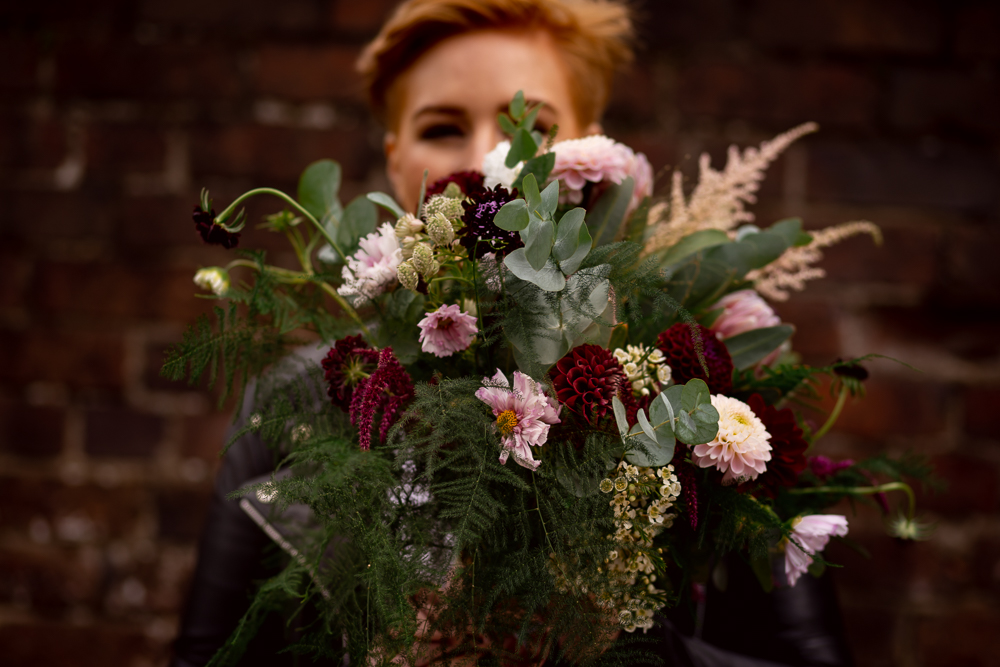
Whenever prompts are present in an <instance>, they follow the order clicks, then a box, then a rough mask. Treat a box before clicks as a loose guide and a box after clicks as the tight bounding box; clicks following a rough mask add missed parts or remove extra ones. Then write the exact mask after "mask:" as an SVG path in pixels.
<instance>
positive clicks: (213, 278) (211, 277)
mask: <svg viewBox="0 0 1000 667" xmlns="http://www.w3.org/2000/svg"><path fill="white" fill-rule="evenodd" d="M194 284H195V285H197V286H198V287H200V288H202V289H205V290H209V291H211V292H212V293H213V294H215V295H216V296H226V293H227V292H228V291H229V272H228V271H226V270H225V269H223V268H222V267H219V266H210V267H208V268H207V269H198V272H197V273H195V274H194Z"/></svg>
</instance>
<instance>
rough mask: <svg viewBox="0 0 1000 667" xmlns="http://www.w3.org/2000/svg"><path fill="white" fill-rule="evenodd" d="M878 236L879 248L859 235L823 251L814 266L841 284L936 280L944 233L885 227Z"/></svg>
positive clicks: (917, 228) (922, 228) (941, 231)
mask: <svg viewBox="0 0 1000 667" xmlns="http://www.w3.org/2000/svg"><path fill="white" fill-rule="evenodd" d="M876 224H877V222H876ZM948 233H949V234H950V233H951V230H949V232H948ZM882 235H883V237H884V238H883V243H882V245H880V246H879V245H875V242H874V240H873V239H872V237H871V236H869V235H867V234H862V235H859V236H856V237H852V238H850V239H847V240H845V241H841V242H840V243H838V244H836V245H833V246H831V247H829V248H824V249H823V259H822V260H821V261H820V262H819V263H818V264H817V266H819V267H821V268H822V269H824V270H825V271H826V279H827V280H830V281H836V282H842V283H849V282H881V283H905V284H907V285H914V286H917V285H919V286H923V287H929V286H930V285H931V284H932V283H934V282H935V281H936V280H937V279H938V276H939V273H940V271H941V269H942V266H941V264H942V261H941V260H942V257H941V253H940V249H941V246H942V244H943V243H944V242H945V241H946V236H945V232H944V230H942V229H939V228H929V227H916V228H912V227H911V228H893V227H887V228H885V229H883V230H882Z"/></svg>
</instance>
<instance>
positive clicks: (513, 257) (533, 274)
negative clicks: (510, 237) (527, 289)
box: [503, 248, 566, 292]
mask: <svg viewBox="0 0 1000 667" xmlns="http://www.w3.org/2000/svg"><path fill="white" fill-rule="evenodd" d="M503 263H504V265H505V266H506V267H507V268H508V269H510V272H511V273H513V274H514V275H515V276H517V277H518V278H520V279H521V280H526V281H528V282H529V283H533V284H535V285H537V286H538V287H539V288H541V289H543V290H545V291H546V292H558V291H560V290H562V289H563V288H564V287H566V277H565V276H564V275H563V274H562V271H560V270H559V268H558V267H557V266H556V264H555V262H553V261H552V260H551V259H549V260H548V261H547V262H546V263H545V266H543V267H542V268H541V269H540V270H536V269H535V268H534V267H533V266H531V263H530V262H528V258H527V257H525V256H524V248H518V249H517V250H515V251H514V252H512V253H510V254H509V255H507V256H506V257H504V260H503Z"/></svg>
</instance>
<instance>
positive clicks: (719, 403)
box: [691, 394, 771, 484]
mask: <svg viewBox="0 0 1000 667" xmlns="http://www.w3.org/2000/svg"><path fill="white" fill-rule="evenodd" d="M712 406H713V407H714V408H715V409H716V410H718V411H719V432H718V434H717V435H716V436H715V439H714V440H712V442H709V443H706V444H703V445H695V446H694V448H693V449H692V450H691V462H692V463H694V464H695V465H698V466H700V467H702V468H711V467H715V468H717V469H718V470H719V472H722V473H725V474H724V475H723V476H722V483H723V484H734V483H736V482H743V481H745V480H748V479H756V478H757V475H759V474H760V473H762V472H764V470H765V465H764V462H765V461H770V460H771V444H770V443H769V442H768V441H769V440H770V439H771V434H770V433H768V432H767V429H766V428H765V427H764V423H763V422H762V421H761V420H760V418H759V417H757V415H755V414H754V413H753V410H751V409H750V406H749V405H747V404H746V403H744V402H743V401H740V400H737V399H735V398H730V397H728V396H723V395H722V394H715V395H713V396H712Z"/></svg>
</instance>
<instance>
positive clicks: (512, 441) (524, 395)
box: [476, 369, 562, 470]
mask: <svg viewBox="0 0 1000 667" xmlns="http://www.w3.org/2000/svg"><path fill="white" fill-rule="evenodd" d="M483 385H485V386H483V388H481V389H478V390H476V398H478V399H479V400H480V401H482V402H483V403H485V404H486V405H488V406H490V408H491V409H492V410H493V415H494V416H495V417H496V429H497V431H498V432H499V433H500V444H501V446H502V447H503V451H502V452H500V463H501V464H504V463H507V457H508V456H509V455H510V454H513V455H514V460H515V461H517V463H518V464H519V465H521V466H523V467H525V468H528V469H529V470H537V469H538V466H539V465H540V464H541V461H537V460H535V457H534V456H532V454H531V448H532V447H541V446H542V445H544V444H545V442H546V440H548V437H549V427H550V426H552V425H553V424H558V423H560V420H559V411H560V410H561V409H562V406H561V405H559V403H558V402H557V401H556V400H555V399H553V398H550V397H548V396H546V395H545V392H544V391H543V390H542V387H541V385H539V384H538V383H537V382H535V381H534V380H532V379H531V378H530V377H528V376H527V375H525V374H524V373H521V372H519V371H514V387H513V388H511V386H510V383H509V382H508V381H507V377H506V376H505V375H504V374H503V372H502V371H501V370H500V369H497V372H496V374H495V375H494V376H493V377H492V378H483Z"/></svg>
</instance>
